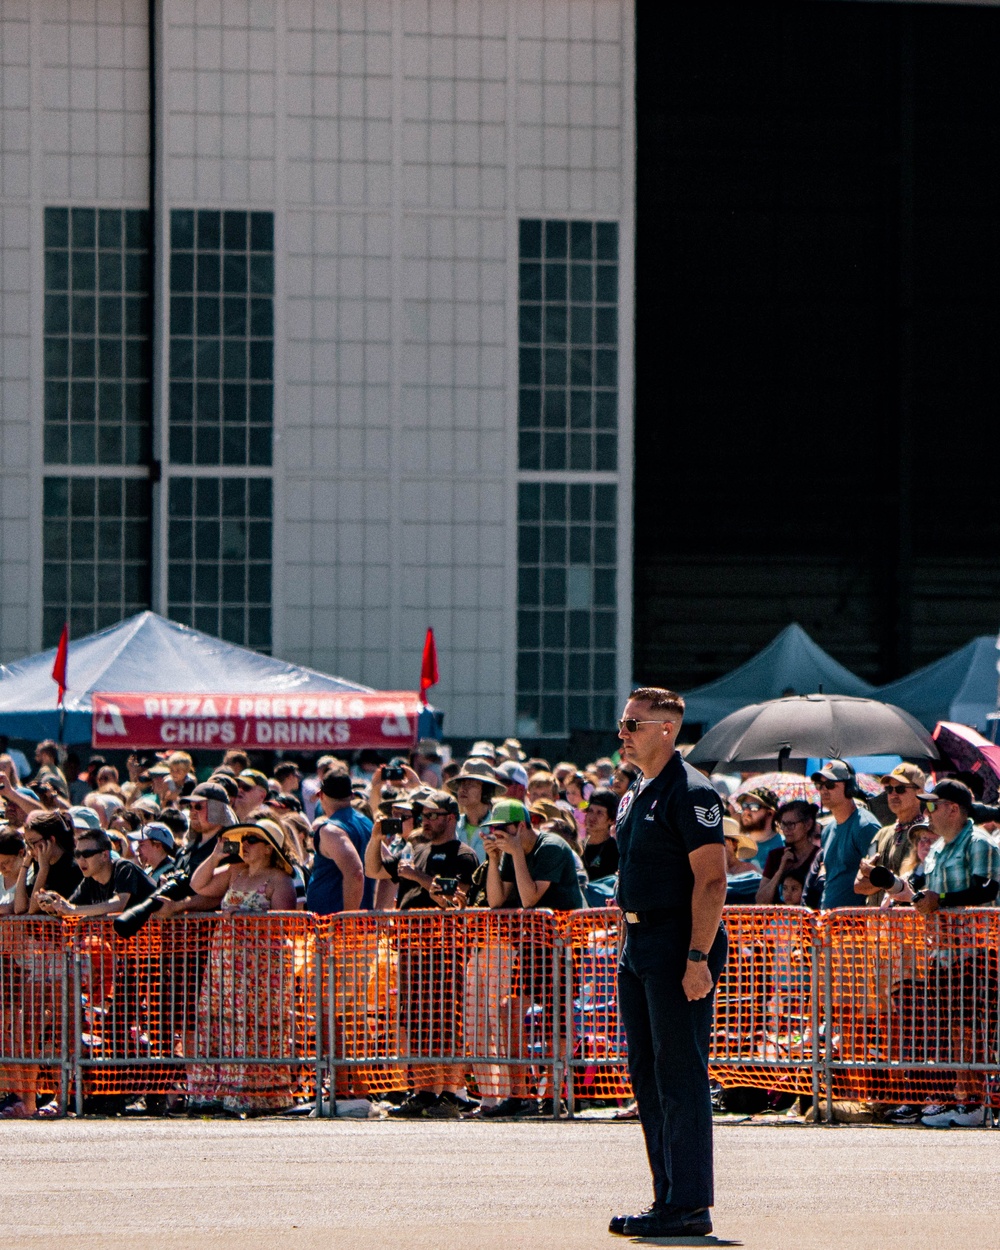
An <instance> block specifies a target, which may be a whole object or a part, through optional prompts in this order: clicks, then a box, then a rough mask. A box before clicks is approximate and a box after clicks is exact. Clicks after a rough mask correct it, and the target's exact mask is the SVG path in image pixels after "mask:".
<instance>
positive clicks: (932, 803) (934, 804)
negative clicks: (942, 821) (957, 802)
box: [924, 799, 953, 812]
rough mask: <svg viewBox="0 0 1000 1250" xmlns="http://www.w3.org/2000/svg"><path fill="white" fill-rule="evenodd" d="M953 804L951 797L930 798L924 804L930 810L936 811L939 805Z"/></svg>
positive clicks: (948, 805) (949, 805)
mask: <svg viewBox="0 0 1000 1250" xmlns="http://www.w3.org/2000/svg"><path fill="white" fill-rule="evenodd" d="M951 806H953V804H952V803H951V800H950V799H930V800H928V802H926V803H925V804H924V807H926V808H927V810H928V811H929V812H936V811H937V809H938V808H939V807H951Z"/></svg>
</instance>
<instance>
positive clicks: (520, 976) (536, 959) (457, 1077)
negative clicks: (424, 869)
mask: <svg viewBox="0 0 1000 1250" xmlns="http://www.w3.org/2000/svg"><path fill="white" fill-rule="evenodd" d="M556 937H557V931H556V928H555V924H554V920H553V917H552V914H551V913H546V912H528V911H512V912H495V911H485V910H478V909H477V910H472V911H450V912H431V911H411V912H389V913H370V914H364V915H357V914H352V915H342V916H333V917H330V918H329V919H328V920H327V921H326V933H325V944H326V945H325V949H326V951H327V958H326V960H325V968H326V972H327V981H326V982H325V987H324V997H325V999H326V1002H327V1007H328V1018H327V1026H326V1034H325V1036H326V1037H327V1038H332V1042H333V1044H332V1048H331V1052H330V1055H331V1059H330V1062H331V1066H332V1068H333V1069H334V1072H335V1073H336V1082H337V1084H336V1088H337V1092H338V1094H339V1095H341V1096H343V1094H345V1093H351V1092H353V1093H354V1094H358V1093H364V1092H382V1091H388V1090H393V1089H405V1088H408V1087H410V1086H411V1085H414V1084H416V1085H418V1086H419V1085H421V1084H424V1083H428V1082H431V1081H444V1082H445V1083H447V1082H449V1081H450V1082H452V1083H455V1084H457V1085H462V1084H470V1085H471V1086H472V1087H473V1088H475V1089H477V1090H478V1092H479V1093H480V1094H483V1095H492V1096H494V1097H499V1098H504V1097H507V1096H509V1095H510V1094H511V1093H512V1092H513V1093H514V1095H515V1096H524V1095H526V1094H527V1093H528V1092H529V1091H537V1090H538V1089H539V1088H541V1089H543V1090H544V1088H545V1087H546V1082H547V1080H549V1079H550V1078H548V1077H547V1069H548V1068H550V1067H552V1066H553V1065H554V1064H555V1063H556V1061H557V1053H558V1051H557V1044H558V1039H559V1035H560V1034H559V1025H560V1023H561V1019H562V1017H561V1013H559V1012H558V1010H557V1007H558V996H559V988H560V985H559V980H558V977H557V958H556V949H555V948H556Z"/></svg>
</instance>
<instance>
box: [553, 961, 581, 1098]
mask: <svg viewBox="0 0 1000 1250" xmlns="http://www.w3.org/2000/svg"><path fill="white" fill-rule="evenodd" d="M563 968H564V972H565V976H564V979H563V985H564V986H565V1003H566V1115H567V1117H568V1118H569V1119H570V1120H572V1119H573V1113H574V1111H575V1109H576V1107H575V1103H576V1092H575V1088H574V1083H573V1077H574V1071H573V1056H574V1054H575V1053H576V1039H575V1038H574V1036H573V942H572V940H570V941H569V943H567V945H566V948H565V950H564V952H563ZM558 1105H559V1104H558V1103H554V1104H553V1106H554V1107H558Z"/></svg>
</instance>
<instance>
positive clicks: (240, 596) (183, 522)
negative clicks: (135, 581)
mask: <svg viewBox="0 0 1000 1250" xmlns="http://www.w3.org/2000/svg"><path fill="white" fill-rule="evenodd" d="M168 509H169V532H168V572H167V579H168V599H169V612H170V616H171V617H172V619H173V620H175V621H180V622H181V623H182V624H184V625H193V626H194V627H195V629H201V630H204V631H205V632H206V633H209V634H214V635H216V636H218V637H220V638H224V639H225V640H226V641H227V642H236V643H240V644H241V645H243V646H247V647H253V648H255V649H256V650H258V651H269V650H270V648H271V480H270V478H266V477H251V478H245V477H223V478H218V477H172V478H171V479H170V484H169V495H168Z"/></svg>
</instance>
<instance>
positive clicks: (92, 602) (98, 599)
mask: <svg viewBox="0 0 1000 1250" xmlns="http://www.w3.org/2000/svg"><path fill="white" fill-rule="evenodd" d="M43 222H44V231H43V237H44V244H45V310H44V335H45V337H44V363H43V377H44V384H43V385H44V392H43V393H44V401H43V402H44V413H43V432H44V443H43V447H44V462H45V470H46V472H45V480H44V486H43V526H44V529H43V569H42V588H43V589H42V599H43V603H42V642H43V644H44V645H51V644H52V643H54V642H56V641H57V640H58V638H59V634H60V632H61V630H62V627H63V624H64V623H66V622H68V623H69V626H70V633H71V635H72V636H74V637H77V638H79V637H81V636H82V635H84V634H87V633H90V632H92V631H93V630H95V629H102V628H104V627H105V626H109V625H114V624H116V623H117V622H118V621H120V620H121V619H122V618H123V617H124V616H129V615H132V614H133V613H135V612H138V611H141V610H142V609H143V608H148V607H149V606H150V593H151V578H150V565H151V543H152V524H151V492H150V484H149V470H148V465H149V461H150V455H151V429H152V421H151V390H150V369H151V329H150V322H151V309H150V253H149V214H148V213H147V212H146V211H145V210H143V209H120V208H87V207H76V208H66V207H60V206H51V207H48V208H46V209H45V213H44V219H43ZM70 468H71V469H73V471H74V472H73V474H72V475H69V474H66V473H65V472H61V470H65V469H70ZM81 470H89V471H87V472H84V473H81Z"/></svg>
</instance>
